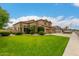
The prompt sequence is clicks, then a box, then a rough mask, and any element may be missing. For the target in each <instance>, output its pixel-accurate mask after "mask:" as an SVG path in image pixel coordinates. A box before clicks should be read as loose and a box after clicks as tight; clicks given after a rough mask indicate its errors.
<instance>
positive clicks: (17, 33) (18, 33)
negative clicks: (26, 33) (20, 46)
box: [14, 32, 23, 35]
mask: <svg viewBox="0 0 79 59" xmlns="http://www.w3.org/2000/svg"><path fill="white" fill-rule="evenodd" d="M14 34H15V35H22V34H23V33H21V32H16V33H14Z"/></svg>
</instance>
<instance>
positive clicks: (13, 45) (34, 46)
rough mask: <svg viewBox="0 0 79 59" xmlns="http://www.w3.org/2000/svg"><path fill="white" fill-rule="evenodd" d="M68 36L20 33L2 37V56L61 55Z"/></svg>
mask: <svg viewBox="0 0 79 59" xmlns="http://www.w3.org/2000/svg"><path fill="white" fill-rule="evenodd" d="M68 40H69V38H68V37H62V36H53V35H48V36H31V35H18V36H8V37H0V55H1V56H61V55H63V52H64V49H65V47H66V45H67V43H68Z"/></svg>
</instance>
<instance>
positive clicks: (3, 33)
mask: <svg viewBox="0 0 79 59" xmlns="http://www.w3.org/2000/svg"><path fill="white" fill-rule="evenodd" d="M0 35H1V36H9V35H10V32H0Z"/></svg>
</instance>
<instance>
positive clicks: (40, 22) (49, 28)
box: [13, 19, 52, 33]
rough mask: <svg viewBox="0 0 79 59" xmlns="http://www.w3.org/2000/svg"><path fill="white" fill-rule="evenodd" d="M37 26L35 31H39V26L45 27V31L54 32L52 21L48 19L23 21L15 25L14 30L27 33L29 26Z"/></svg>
mask: <svg viewBox="0 0 79 59" xmlns="http://www.w3.org/2000/svg"><path fill="white" fill-rule="evenodd" d="M31 26H35V31H36V32H37V31H38V30H37V29H38V27H43V28H44V32H45V33H52V23H51V22H50V21H48V20H43V19H39V20H37V21H35V20H29V21H21V22H18V23H16V24H14V25H13V31H15V32H22V33H27V28H28V27H31Z"/></svg>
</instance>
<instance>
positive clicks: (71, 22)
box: [8, 16, 79, 28]
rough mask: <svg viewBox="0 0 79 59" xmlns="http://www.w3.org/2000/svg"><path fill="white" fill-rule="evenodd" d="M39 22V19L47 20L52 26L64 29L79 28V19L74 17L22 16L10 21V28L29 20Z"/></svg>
mask: <svg viewBox="0 0 79 59" xmlns="http://www.w3.org/2000/svg"><path fill="white" fill-rule="evenodd" d="M32 19H34V20H39V19H47V20H48V21H51V22H52V26H60V27H62V28H64V27H66V26H69V27H70V28H73V26H75V27H76V26H79V18H75V17H73V16H70V17H67V18H65V17H64V16H57V17H47V16H43V17H41V16H40V17H39V16H22V17H19V18H17V19H14V18H12V19H10V21H9V24H8V25H9V26H8V27H11V26H12V25H13V24H15V23H17V22H20V21H28V20H32Z"/></svg>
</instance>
